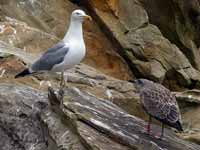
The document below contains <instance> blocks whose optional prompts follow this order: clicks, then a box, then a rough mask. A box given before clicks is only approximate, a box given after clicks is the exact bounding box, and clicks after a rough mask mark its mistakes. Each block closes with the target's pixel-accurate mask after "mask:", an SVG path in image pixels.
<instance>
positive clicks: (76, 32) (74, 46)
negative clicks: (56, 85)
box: [15, 10, 91, 86]
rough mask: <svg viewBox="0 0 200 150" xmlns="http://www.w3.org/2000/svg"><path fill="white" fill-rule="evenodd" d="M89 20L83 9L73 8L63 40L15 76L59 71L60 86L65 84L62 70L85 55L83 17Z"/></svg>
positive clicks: (75, 63) (74, 63)
mask: <svg viewBox="0 0 200 150" xmlns="http://www.w3.org/2000/svg"><path fill="white" fill-rule="evenodd" d="M85 18H86V19H89V20H91V17H90V16H88V15H87V14H86V13H85V12H84V11H83V10H74V11H73V12H72V14H71V20H70V25H69V29H68V31H67V33H66V35H65V36H64V38H63V40H61V41H60V42H59V43H57V44H56V45H54V46H53V47H52V48H49V49H48V50H47V51H46V52H45V53H44V54H43V55H42V56H41V57H40V58H39V59H38V60H36V61H35V62H34V63H33V64H32V65H31V66H30V67H29V68H26V69H25V70H24V71H22V72H20V73H19V74H17V75H16V76H15V78H19V77H24V76H27V75H32V74H35V73H40V72H61V84H60V85H61V86H64V85H65V80H64V71H65V70H67V69H70V68H72V67H73V66H75V65H77V64H79V63H80V61H81V60H82V59H83V58H84V57H85V53H86V48H85V43H84V39H83V31H82V24H83V21H84V19H85Z"/></svg>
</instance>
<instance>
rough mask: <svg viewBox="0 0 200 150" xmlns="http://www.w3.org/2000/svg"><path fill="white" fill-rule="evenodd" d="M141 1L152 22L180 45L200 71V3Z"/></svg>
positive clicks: (184, 0) (170, 0)
mask: <svg viewBox="0 0 200 150" xmlns="http://www.w3.org/2000/svg"><path fill="white" fill-rule="evenodd" d="M140 1H141V2H142V3H143V4H144V7H145V9H146V10H147V12H148V15H149V18H150V22H151V23H153V24H155V25H157V26H158V27H159V28H160V29H161V31H162V33H163V34H164V35H165V36H166V37H167V38H168V39H169V40H170V41H172V42H173V43H175V44H176V45H178V46H179V48H180V50H181V51H182V52H183V53H184V54H185V56H186V57H187V58H188V59H189V61H190V62H191V64H192V65H193V66H194V67H195V68H197V69H198V70H199V69H200V68H199V64H200V63H199V50H198V49H199V46H200V28H199V26H200V1H198V0H190V1H187V0H182V1H178V0H169V1H165V2H164V3H162V2H160V1H159V0H153V1H151V2H149V1H148V0H140ZM161 10H162V11H161Z"/></svg>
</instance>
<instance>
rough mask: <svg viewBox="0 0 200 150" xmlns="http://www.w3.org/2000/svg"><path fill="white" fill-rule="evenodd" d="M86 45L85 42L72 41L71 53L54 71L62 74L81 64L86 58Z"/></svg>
mask: <svg viewBox="0 0 200 150" xmlns="http://www.w3.org/2000/svg"><path fill="white" fill-rule="evenodd" d="M85 53H86V50H85V44H84V42H81V41H77V40H70V43H69V51H68V52H67V55H66V56H65V58H64V61H63V62H62V63H60V64H58V65H55V66H54V67H53V69H52V71H53V72H61V71H65V70H67V69H70V68H72V67H74V66H75V65H77V64H79V63H80V62H81V60H82V59H83V58H84V57H85Z"/></svg>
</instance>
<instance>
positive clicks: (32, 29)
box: [0, 0, 133, 80]
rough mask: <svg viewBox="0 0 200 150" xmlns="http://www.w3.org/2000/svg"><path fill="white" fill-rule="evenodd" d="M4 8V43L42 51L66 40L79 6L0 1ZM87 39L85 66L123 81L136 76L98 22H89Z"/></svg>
mask: <svg viewBox="0 0 200 150" xmlns="http://www.w3.org/2000/svg"><path fill="white" fill-rule="evenodd" d="M0 8H1V13H0V17H1V20H2V21H5V22H2V23H1V28H2V32H1V35H2V37H1V40H4V41H8V40H9V41H8V42H10V43H11V44H12V43H13V44H14V45H15V46H16V47H20V48H24V47H25V48H26V50H27V51H32V52H38V50H40V51H44V50H46V49H47V48H49V47H51V46H52V45H53V44H55V43H56V42H57V41H58V40H59V39H62V38H63V36H64V34H65V32H66V30H67V27H68V24H69V19H70V15H71V12H72V11H73V10H74V9H78V8H79V7H77V6H76V5H74V4H72V3H71V2H70V1H66V0H50V1H49V0H43V1H39V0H34V1H32V0H27V1H24V0H17V1H12V0H8V1H2V2H0ZM10 10H12V13H11V11H10ZM58 10H59V11H58ZM13 19H14V20H13ZM8 20H9V22H8ZM18 20H19V21H18ZM13 21H14V22H16V24H14V23H13ZM20 21H22V22H23V23H22V22H20ZM5 28H6V29H5ZM38 29H39V30H38ZM44 33H45V34H46V33H49V34H51V35H52V36H51V35H49V36H46V35H45V34H44ZM53 35H54V36H53ZM52 37H53V39H51V38H52ZM55 38H56V39H57V40H56V39H55ZM84 39H85V42H86V47H87V56H86V59H85V60H84V62H85V63H87V64H89V65H91V66H93V67H95V68H98V69H99V70H101V71H102V72H104V73H106V74H109V75H112V76H114V77H116V78H119V79H125V80H128V79H130V78H132V77H133V76H132V73H131V71H130V70H129V68H128V66H127V64H126V62H125V61H124V60H123V59H122V58H121V57H120V56H119V55H118V54H117V53H116V52H115V50H116V48H115V46H114V45H112V44H111V43H110V42H109V40H108V38H107V37H106V36H105V35H104V34H103V33H102V32H101V30H100V28H99V27H98V26H97V24H96V23H95V21H93V22H85V24H84ZM113 60H114V61H113Z"/></svg>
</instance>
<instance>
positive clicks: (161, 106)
mask: <svg viewBox="0 0 200 150" xmlns="http://www.w3.org/2000/svg"><path fill="white" fill-rule="evenodd" d="M141 100H142V104H143V106H144V108H145V110H146V111H147V112H148V113H149V114H150V115H152V116H154V117H156V118H158V119H160V120H166V121H168V122H170V123H175V122H176V121H177V120H179V119H180V117H179V116H180V115H179V114H180V112H179V108H178V104H177V102H176V98H175V96H174V95H172V94H171V92H170V91H169V90H168V89H165V88H162V87H159V86H158V87H153V88H148V89H147V88H145V89H143V90H142V91H141Z"/></svg>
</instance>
